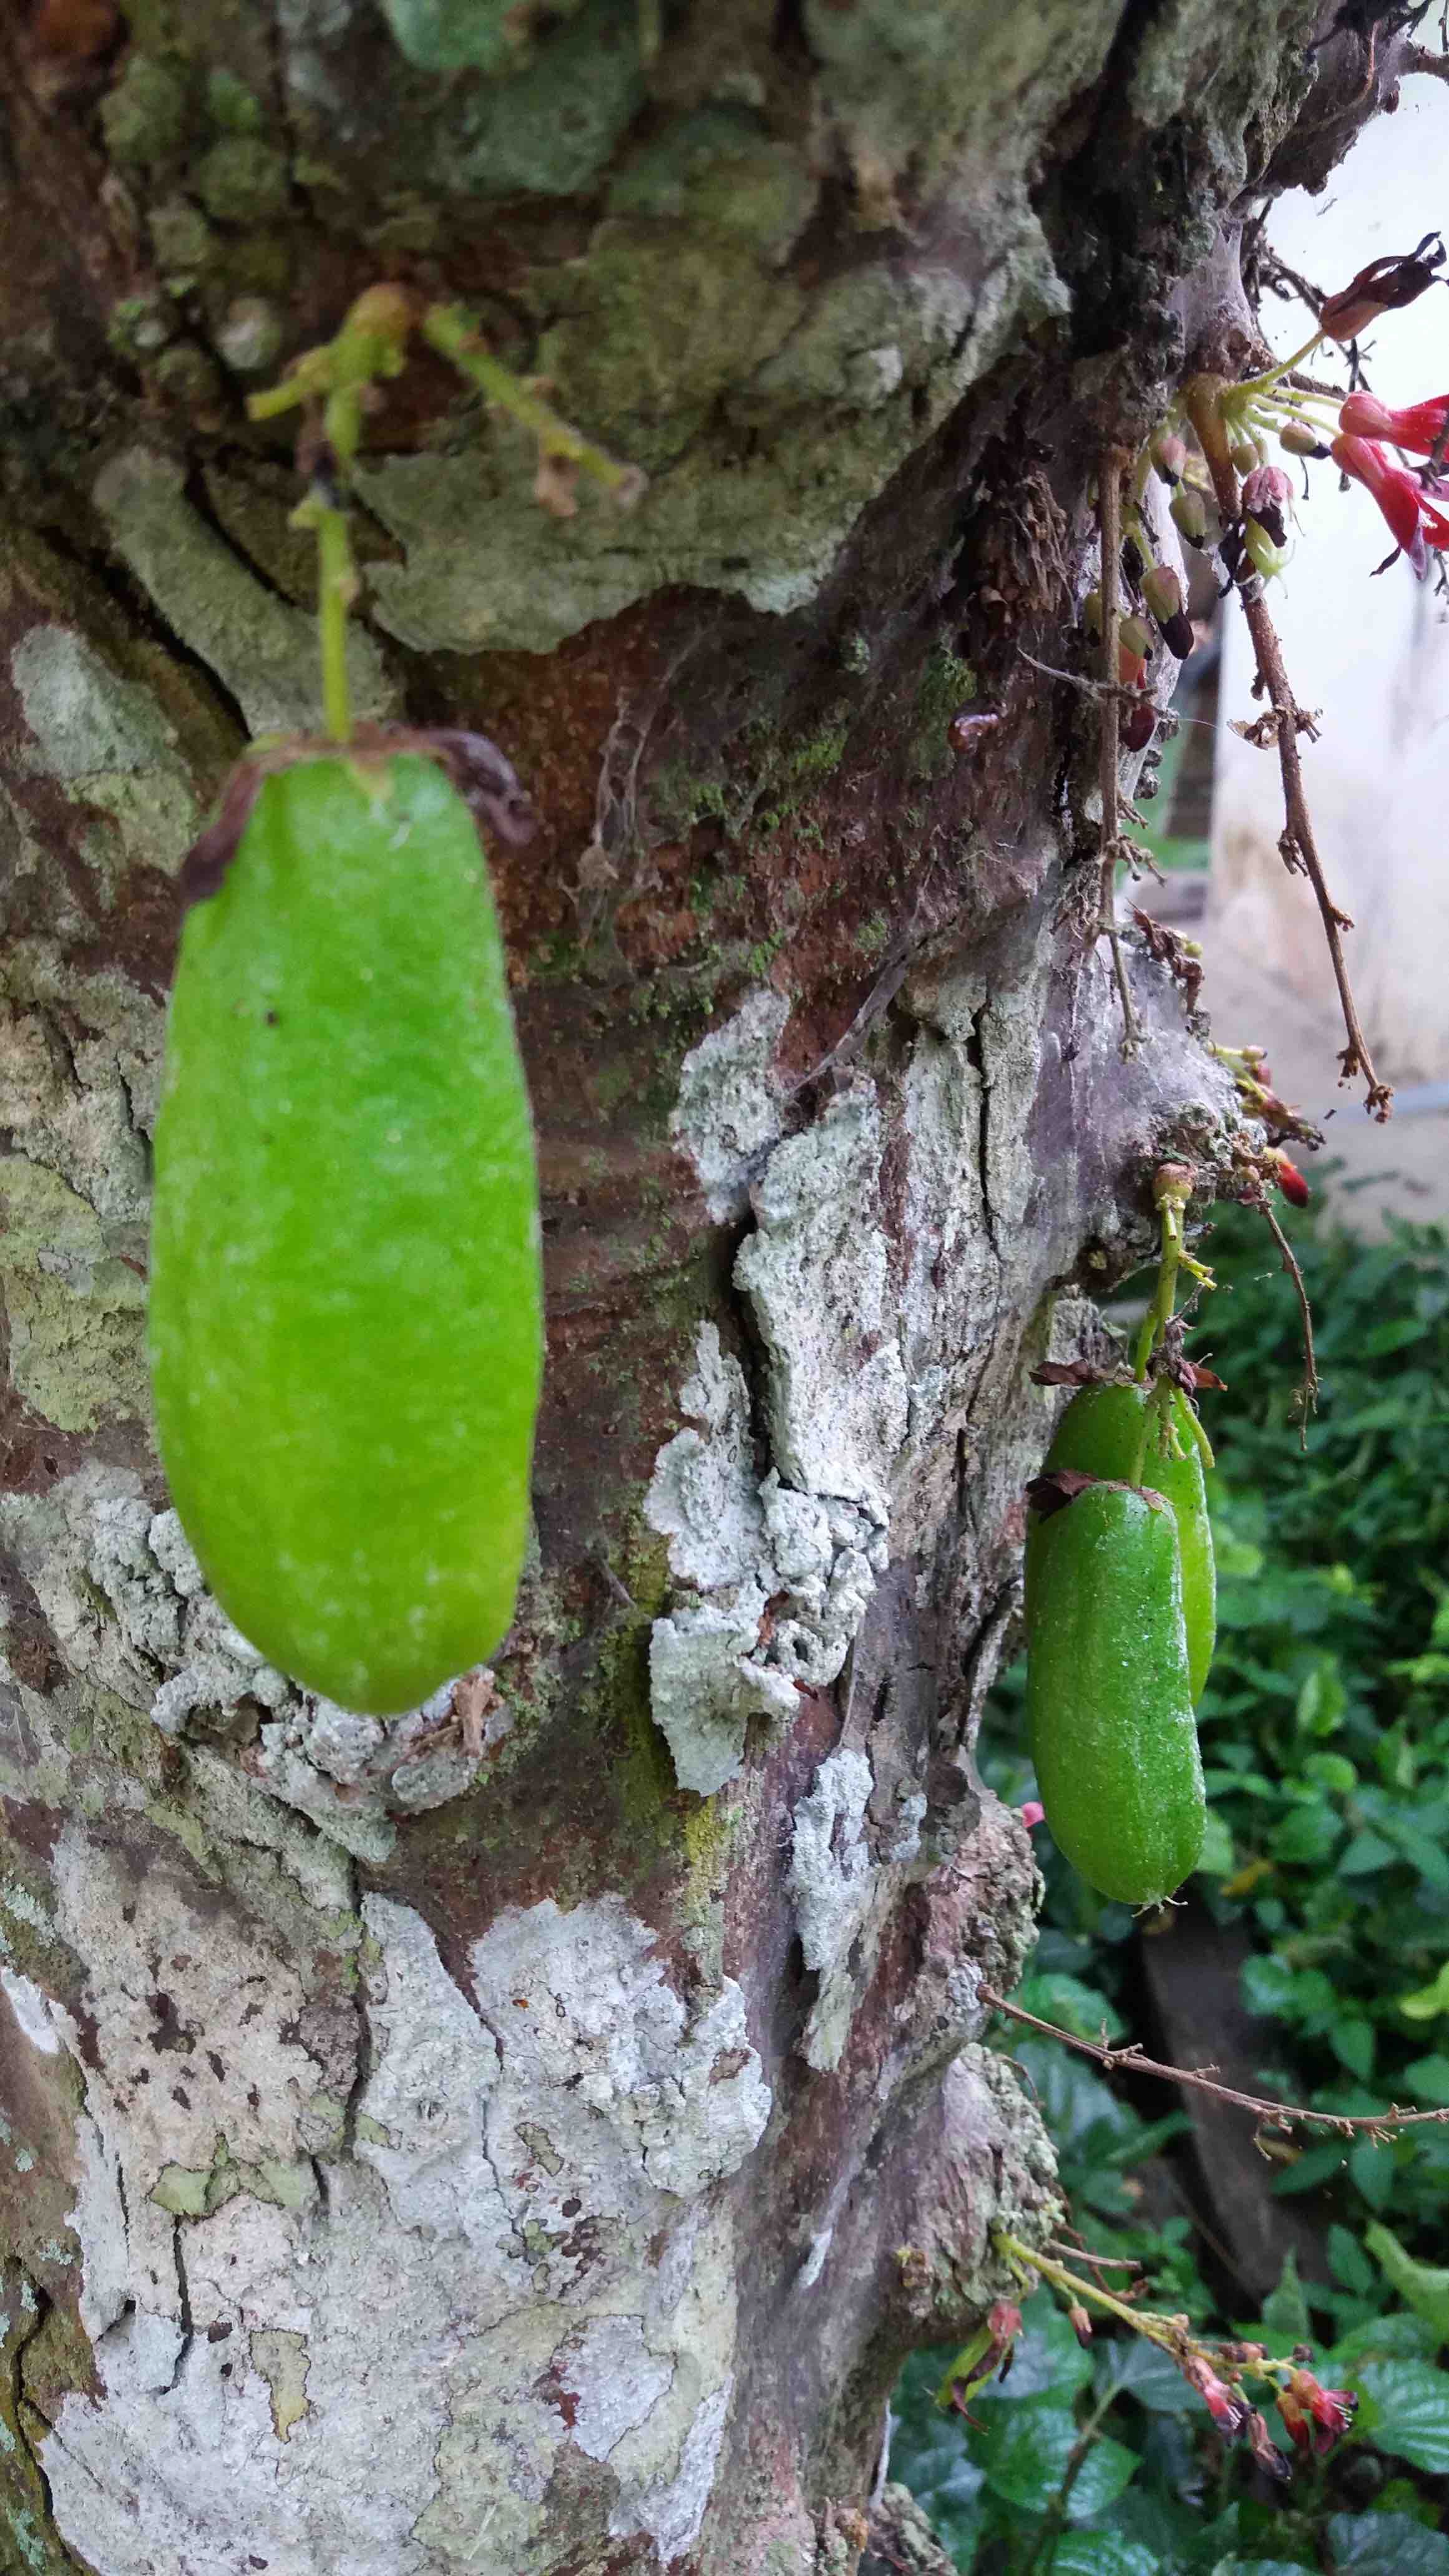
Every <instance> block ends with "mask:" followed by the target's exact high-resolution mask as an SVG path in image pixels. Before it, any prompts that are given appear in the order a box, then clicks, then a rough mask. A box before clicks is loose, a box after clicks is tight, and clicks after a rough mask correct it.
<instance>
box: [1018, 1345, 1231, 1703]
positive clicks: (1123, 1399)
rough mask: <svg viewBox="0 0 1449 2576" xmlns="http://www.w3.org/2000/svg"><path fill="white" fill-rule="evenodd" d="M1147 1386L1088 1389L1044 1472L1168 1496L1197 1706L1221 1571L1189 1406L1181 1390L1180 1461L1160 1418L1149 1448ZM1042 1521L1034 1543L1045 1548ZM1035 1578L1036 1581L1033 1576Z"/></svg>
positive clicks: (1172, 1415)
mask: <svg viewBox="0 0 1449 2576" xmlns="http://www.w3.org/2000/svg"><path fill="white" fill-rule="evenodd" d="M1148 1392H1149V1390H1148V1389H1147V1388H1146V1387H1145V1386H1084V1387H1082V1388H1080V1389H1079V1391H1078V1392H1077V1394H1075V1395H1074V1396H1073V1398H1072V1400H1071V1403H1070V1404H1069V1405H1068V1406H1067V1409H1066V1411H1065V1413H1064V1414H1063V1415H1062V1418H1061V1420H1060V1422H1059V1423H1058V1424H1057V1428H1056V1433H1055V1436H1054V1438H1053V1440H1052V1445H1051V1447H1050V1449H1049V1450H1048V1451H1047V1454H1046V1462H1045V1465H1044V1466H1043V1469H1042V1473H1043V1475H1051V1474H1052V1472H1053V1471H1054V1470H1055V1469H1056V1468H1058V1467H1069V1468H1071V1469H1073V1470H1074V1471H1075V1473H1076V1474H1078V1475H1082V1476H1107V1477H1111V1478H1114V1479H1115V1480H1116V1481H1117V1482H1118V1483H1121V1484H1124V1485H1130V1484H1141V1485H1150V1486H1151V1487H1152V1489H1153V1491H1154V1492H1155V1493H1159V1494H1165V1495H1166V1497H1167V1499H1168V1501H1169V1502H1170V1503H1171V1505H1172V1508H1173V1511H1174V1512H1175V1514H1176V1516H1177V1543H1178V1548H1179V1551H1180V1553H1181V1559H1182V1615H1183V1621H1184V1624H1185V1626H1186V1629H1187V1662H1188V1672H1189V1674H1190V1676H1191V1681H1192V1697H1193V1705H1194V1707H1196V1705H1197V1703H1198V1701H1199V1700H1200V1699H1201V1697H1202V1694H1203V1687H1204V1684H1205V1683H1206V1681H1207V1677H1208V1672H1209V1669H1210V1667H1211V1664H1212V1659H1213V1647H1214V1645H1215V1643H1216V1641H1217V1574H1216V1570H1215V1566H1214V1560H1213V1533H1212V1523H1211V1521H1210V1520H1209V1518H1208V1507H1207V1493H1206V1490H1205V1488H1204V1485H1203V1473H1202V1456H1201V1452H1200V1451H1199V1448H1198V1444H1197V1438H1196V1435H1195V1433H1194V1431H1193V1427H1192V1424H1191V1422H1190V1420H1189V1419H1188V1413H1187V1405H1186V1402H1185V1400H1184V1398H1183V1397H1182V1396H1181V1395H1180V1394H1179V1392H1178V1390H1177V1388H1176V1387H1174V1388H1173V1389H1172V1392H1171V1397H1170V1400H1169V1409H1168V1420H1169V1421H1170V1422H1171V1423H1172V1424H1173V1425H1174V1427H1175V1429H1176V1432H1177V1436H1178V1445H1179V1447H1180V1449H1181V1452H1182V1454H1181V1456H1180V1457H1177V1458H1173V1457H1169V1456H1167V1455H1166V1454H1165V1453H1164V1451H1163V1449H1162V1446H1161V1442H1160V1437H1159V1426H1158V1421H1157V1420H1154V1421H1153V1423H1152V1424H1151V1425H1150V1427H1149V1428H1148V1431H1147V1446H1146V1451H1145V1453H1144V1451H1143V1445H1142V1434H1143V1412H1144V1408H1145V1406H1146V1403H1147V1400H1148ZM1044 1526H1045V1525H1044V1524H1039V1525H1038V1527H1037V1529H1036V1531H1035V1532H1034V1534H1033V1536H1032V1537H1031V1538H1030V1539H1029V1541H1028V1544H1029V1546H1030V1547H1032V1548H1035V1547H1036V1546H1038V1545H1039V1544H1040V1535H1041V1528H1042V1527H1044ZM1028 1579H1030V1578H1029V1577H1028Z"/></svg>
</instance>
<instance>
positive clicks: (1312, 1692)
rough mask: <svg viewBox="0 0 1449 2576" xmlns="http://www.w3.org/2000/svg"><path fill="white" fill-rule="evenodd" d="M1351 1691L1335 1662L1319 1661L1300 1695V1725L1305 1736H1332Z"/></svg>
mask: <svg viewBox="0 0 1449 2576" xmlns="http://www.w3.org/2000/svg"><path fill="white" fill-rule="evenodd" d="M1347 1706H1348V1693H1347V1692H1346V1691H1345V1689H1344V1687H1343V1684H1342V1682H1341V1681H1340V1680H1339V1677H1338V1673H1337V1670H1336V1668H1335V1667H1334V1666H1333V1665H1332V1664H1320V1665H1319V1666H1318V1668H1317V1670H1316V1671H1314V1672H1311V1673H1310V1674H1309V1676H1308V1679H1307V1680H1306V1682H1305V1683H1304V1685H1303V1688H1302V1689H1301V1690H1300V1692H1299V1694H1298V1709H1297V1717H1298V1726H1299V1731H1300V1733H1301V1734H1304V1735H1332V1733H1333V1732H1334V1729H1335V1728H1336V1727H1337V1726H1339V1725H1340V1724H1341V1723H1342V1719H1343V1713H1344V1710H1345V1709H1346V1708H1347Z"/></svg>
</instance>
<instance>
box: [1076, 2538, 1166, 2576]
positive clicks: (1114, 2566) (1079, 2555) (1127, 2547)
mask: <svg viewBox="0 0 1449 2576" xmlns="http://www.w3.org/2000/svg"><path fill="white" fill-rule="evenodd" d="M1052 2571H1053V2576H1162V2561H1161V2559H1160V2558H1159V2557H1158V2556H1157V2554H1156V2552H1155V2551H1154V2550H1151V2549H1144V2548H1143V2546H1142V2543H1141V2541H1140V2540H1124V2539H1123V2537H1122V2535H1121V2533H1120V2532H1117V2531H1068V2532H1065V2533H1064V2534H1063V2536H1062V2538H1061V2539H1060V2540H1059V2541H1058V2542H1057V2545H1056V2548H1055V2549H1054V2551H1053V2552H1052Z"/></svg>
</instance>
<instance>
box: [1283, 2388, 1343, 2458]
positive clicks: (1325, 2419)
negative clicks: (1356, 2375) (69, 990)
mask: <svg viewBox="0 0 1449 2576" xmlns="http://www.w3.org/2000/svg"><path fill="white" fill-rule="evenodd" d="M1357 2411H1358V2399H1357V2397H1356V2396H1355V2395H1354V2393H1353V2391H1352V2389H1348V2388H1325V2387H1324V2386H1323V2385H1322V2383H1321V2382H1320V2381H1319V2380H1317V2379H1315V2378H1314V2376H1313V2373H1312V2371H1311V2370H1295V2371H1294V2373H1293V2375H1292V2377H1291V2378H1290V2380H1289V2381H1288V2384H1287V2386H1286V2388H1280V2389H1279V2391H1278V2412H1279V2414H1280V2415H1281V2416H1282V2418H1283V2421H1284V2423H1285V2424H1286V2425H1287V2427H1288V2430H1289V2432H1290V2433H1291V2434H1292V2436H1293V2439H1294V2441H1295V2442H1296V2444H1297V2446H1298V2448H1299V2450H1300V2451H1307V2450H1309V2449H1312V2450H1315V2451H1318V2452H1320V2453H1321V2452H1324V2451H1331V2450H1332V2448H1333V2446H1334V2443H1335V2442H1336V2441H1337V2440H1338V2437H1339V2435H1340V2434H1341V2433H1346V2432H1347V2431H1348V2428H1349V2426H1350V2425H1351V2424H1352V2422H1353V2419H1354V2416H1355V2414H1356V2413H1357Z"/></svg>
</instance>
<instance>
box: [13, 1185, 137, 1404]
mask: <svg viewBox="0 0 1449 2576" xmlns="http://www.w3.org/2000/svg"><path fill="white" fill-rule="evenodd" d="M0 1296H3V1301H4V1308H5V1313H6V1317H7V1319H8V1322H9V1327H10V1373H11V1376H12V1378H13V1380H14V1383H15V1386H16V1389H17V1391H18V1392H19V1393H20V1394H21V1395H22V1396H23V1397H24V1399H25V1401H26V1402H27V1403H28V1404H30V1405H32V1406H33V1407H34V1410H35V1411H36V1412H37V1413H38V1414H40V1415H42V1416H43V1418H44V1419H45V1420H46V1421H47V1422H53V1423H54V1424H55V1425H56V1426H57V1428H58V1429H59V1430H62V1431H91V1430H94V1428H95V1427H96V1425H97V1424H98V1423H100V1422H103V1421H115V1420H118V1419H119V1420H126V1419H128V1418H134V1417H135V1416H137V1415H144V1414H145V1412H146V1410H147V1389H146V1360H145V1347H144V1336H145V1304H146V1291H145V1287H144V1285H143V1283H142V1281H141V1280H140V1278H138V1276H137V1274H136V1272H135V1271H134V1270H133V1269H131V1268H130V1267H129V1266H128V1264H127V1263H126V1262H124V1261H120V1260H117V1259H115V1258H114V1257H113V1256H112V1254H111V1253H110V1251H109V1249H108V1247H107V1244H106V1238H105V1232H104V1229H103V1227H102V1225H101V1222H100V1219H99V1218H98V1217H97V1215H96V1213H95V1210H94V1209H93V1208H92V1207H91V1206H90V1205H89V1204H88V1203H87V1201H86V1200H85V1199H83V1198H81V1197H80V1196H79V1195H78V1194H77V1192H76V1191H74V1190H73V1189H71V1188H69V1187H68V1185H67V1184H66V1182H64V1181H63V1180H62V1179H61V1178H60V1177H59V1175H58V1173H55V1172H50V1171H47V1170H45V1169H44V1167H43V1166H42V1165H40V1164H38V1163H27V1162H24V1161H22V1160H20V1159H19V1158H18V1157H14V1156H12V1157H11V1158H9V1159H8V1160H0Z"/></svg>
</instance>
